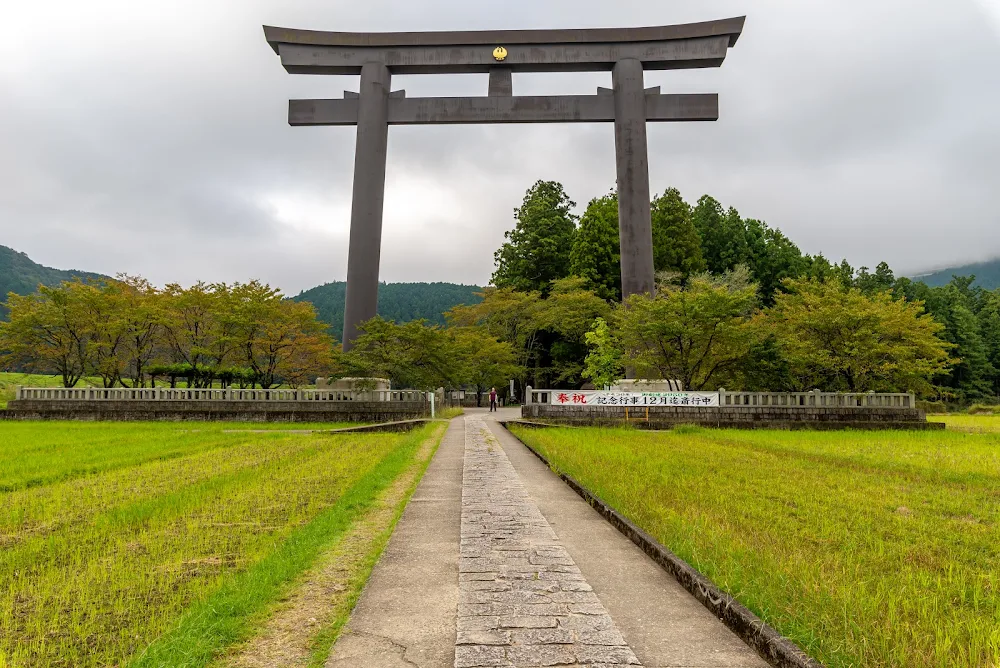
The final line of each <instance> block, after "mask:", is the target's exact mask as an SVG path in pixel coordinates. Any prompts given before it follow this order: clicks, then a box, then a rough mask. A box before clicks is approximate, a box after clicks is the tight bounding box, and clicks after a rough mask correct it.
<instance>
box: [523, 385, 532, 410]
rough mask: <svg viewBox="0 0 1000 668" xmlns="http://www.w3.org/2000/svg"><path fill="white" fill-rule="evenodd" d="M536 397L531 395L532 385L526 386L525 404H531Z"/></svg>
mask: <svg viewBox="0 0 1000 668" xmlns="http://www.w3.org/2000/svg"><path fill="white" fill-rule="evenodd" d="M533 399H534V397H533V396H532V395H531V385H525V386H524V405H525V406H530V405H531V402H532V400H533Z"/></svg>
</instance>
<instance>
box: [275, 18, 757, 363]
mask: <svg viewBox="0 0 1000 668" xmlns="http://www.w3.org/2000/svg"><path fill="white" fill-rule="evenodd" d="M744 21H745V19H744V18H743V17H740V18H733V19H725V20H721V21H709V22H706V23H693V24H685V25H673V26H658V27H649V28H600V29H586V30H523V31H513V30H505V31H481V32H425V33H339V32H321V31H313V30H291V29H286V28H273V27H270V26H264V35H265V37H266V38H267V42H268V43H269V44H270V45H271V47H272V48H273V49H274V51H275V53H277V54H278V55H279V56H280V58H281V64H282V65H283V66H284V68H285V69H286V70H287V71H288V72H289V73H292V74H341V75H343V74H354V75H360V77H361V88H360V91H359V92H358V93H352V92H346V93H345V94H344V99H340V100H291V101H290V102H289V107H288V122H289V124H290V125H294V126H300V125H356V126H357V128H358V130H357V149H356V153H355V160H354V195H353V197H354V199H353V205H352V209H351V240H350V250H349V256H348V265H347V300H346V304H345V310H344V349H345V350H348V349H350V346H351V344H352V342H353V341H354V339H355V338H356V337H357V334H358V326H359V325H360V324H361V323H363V322H365V321H366V320H369V319H371V318H373V317H374V316H375V314H376V307H377V303H378V277H379V258H380V254H381V244H382V207H383V199H384V195H385V165H386V149H387V146H388V131H389V126H390V125H427V124H463V123H598V122H613V123H614V124H615V154H616V160H617V169H618V213H619V216H618V220H619V233H620V240H621V269H622V294H623V296H625V297H628V296H629V295H632V294H637V293H650V294H651V293H652V292H653V290H654V276H653V240H652V225H651V221H650V201H649V200H650V191H649V159H648V152H647V143H646V123H647V122H674V121H714V120H717V119H718V118H719V98H718V96H717V95H714V94H708V95H705V94H699V95H677V94H667V95H665V94H661V93H660V90H659V88H651V89H647V88H645V86H644V83H643V71H644V70H666V69H689V68H702V67H719V66H721V65H722V63H723V61H724V60H725V58H726V55H727V53H728V50H729V49H730V48H731V47H733V46H735V44H736V41H737V39H739V37H740V34H741V33H742V31H743V25H744ZM608 70H610V71H611V72H612V80H613V89H605V88H599V89H598V91H597V94H596V95H555V96H530V97H529V96H515V95H513V86H512V74H513V73H515V72H598V71H608ZM470 72H471V73H484V74H489V91H488V96H485V97H460V98H455V97H441V98H407V97H406V94H405V92H404V91H396V92H393V91H392V90H391V88H390V83H391V78H392V74H447V73H470Z"/></svg>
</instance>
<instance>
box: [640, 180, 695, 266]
mask: <svg viewBox="0 0 1000 668" xmlns="http://www.w3.org/2000/svg"><path fill="white" fill-rule="evenodd" d="M651 209H652V223H653V265H654V267H655V268H656V271H658V272H659V271H668V272H676V273H678V274H680V275H681V277H682V278H684V279H687V277H688V276H690V275H691V274H697V273H699V272H702V271H705V269H706V268H707V265H706V264H705V259H704V258H703V257H702V251H701V237H700V236H699V235H698V230H696V229H695V224H694V222H693V220H692V211H691V205H689V204H688V203H687V202H685V201H684V198H682V197H681V193H680V191H679V190H677V189H676V188H668V189H667V190H666V191H664V193H663V194H662V195H660V196H659V197H656V198H654V199H653V201H652V202H651Z"/></svg>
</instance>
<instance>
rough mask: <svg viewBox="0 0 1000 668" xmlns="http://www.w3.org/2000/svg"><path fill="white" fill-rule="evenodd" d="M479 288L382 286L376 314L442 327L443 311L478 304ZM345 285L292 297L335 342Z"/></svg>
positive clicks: (340, 329) (340, 327)
mask: <svg viewBox="0 0 1000 668" xmlns="http://www.w3.org/2000/svg"><path fill="white" fill-rule="evenodd" d="M482 290H483V289H482V288H480V287H477V286H475V285H457V284H455V283H382V284H380V285H379V288H378V314H379V315H380V316H382V317H383V318H384V319H386V320H395V321H396V322H410V321H412V320H421V319H423V320H427V321H428V322H430V323H431V324H436V325H443V324H445V320H444V315H443V314H444V312H445V311H448V310H451V309H452V308H453V307H455V306H457V305H459V304H478V303H479V302H480V301H482V298H481V297H479V296H477V295H478V293H480V292H482ZM346 292H347V283H344V282H342V281H337V282H335V283H327V284H325V285H321V286H319V287H316V288H312V289H311V290H306V291H305V292H303V293H301V294H299V295H298V296H297V297H294V299H295V300H296V301H303V302H309V303H311V304H312V305H313V306H315V307H316V310H317V311H318V312H319V319H320V320H322V321H323V322H325V323H327V324H328V325H330V333H331V334H333V335H334V336H335V337H337V339H338V340H339V339H340V337H341V336H342V333H343V331H344V298H345V296H346Z"/></svg>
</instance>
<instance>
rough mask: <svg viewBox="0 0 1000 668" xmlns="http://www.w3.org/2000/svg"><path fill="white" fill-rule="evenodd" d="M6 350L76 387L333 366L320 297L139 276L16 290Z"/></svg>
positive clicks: (303, 375) (253, 379) (196, 380)
mask: <svg viewBox="0 0 1000 668" xmlns="http://www.w3.org/2000/svg"><path fill="white" fill-rule="evenodd" d="M5 305H6V307H7V309H8V310H9V319H8V321H7V322H2V323H0V351H2V355H3V361H4V363H5V364H6V366H8V367H13V368H19V369H22V370H27V371H35V372H39V373H52V374H56V375H59V376H61V377H62V380H63V384H64V385H65V386H66V387H74V386H75V385H76V384H77V383H78V382H79V381H80V380H81V379H82V378H84V377H97V378H99V379H100V381H101V383H102V384H103V386H104V387H116V386H122V387H147V386H150V387H151V386H153V384H154V383H155V382H156V380H157V378H161V379H163V380H164V381H167V380H169V382H170V384H171V386H172V387H173V386H176V383H177V381H178V379H184V380H185V381H186V383H187V386H188V387H212V386H213V384H214V383H217V382H218V383H221V384H222V386H224V387H225V386H229V385H233V384H235V385H238V386H239V387H258V386H259V387H261V388H271V387H275V386H276V385H278V384H281V383H289V384H293V385H300V384H305V383H307V382H312V380H311V379H313V378H315V377H316V374H323V373H327V372H328V371H329V369H331V368H332V367H333V363H334V355H333V347H334V342H333V339H332V338H331V337H330V336H329V335H328V334H327V333H326V331H325V330H326V327H325V325H323V324H322V323H320V322H319V321H318V320H317V318H316V311H315V309H313V307H312V306H311V305H310V304H307V303H300V302H294V301H290V300H287V299H285V298H284V297H283V296H282V295H281V293H280V291H278V290H276V289H274V288H271V287H270V286H268V285H265V284H262V283H260V282H257V281H251V282H249V283H235V284H232V285H227V284H225V283H213V284H206V283H197V284H195V285H193V286H191V287H188V288H183V287H181V286H180V285H177V284H171V285H168V286H166V287H165V288H163V289H157V288H155V287H154V286H153V285H151V284H150V283H149V282H148V281H147V280H145V279H143V278H140V277H134V276H124V275H122V276H119V277H118V278H117V279H101V280H87V281H84V280H79V279H78V280H73V281H64V282H63V283H61V284H60V285H58V286H55V287H46V286H43V285H40V286H39V287H38V291H37V292H35V293H34V294H30V295H18V294H14V293H10V294H9V295H8V299H7V302H6V304H5Z"/></svg>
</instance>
